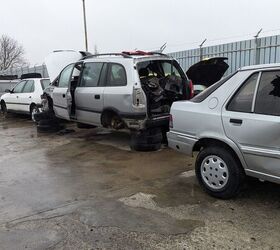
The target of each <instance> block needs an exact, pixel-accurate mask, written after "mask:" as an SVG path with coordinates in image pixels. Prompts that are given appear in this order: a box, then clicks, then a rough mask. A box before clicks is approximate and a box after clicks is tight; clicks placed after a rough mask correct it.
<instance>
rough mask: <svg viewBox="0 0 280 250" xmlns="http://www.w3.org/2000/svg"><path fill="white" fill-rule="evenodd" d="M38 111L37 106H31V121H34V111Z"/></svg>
mask: <svg viewBox="0 0 280 250" xmlns="http://www.w3.org/2000/svg"><path fill="white" fill-rule="evenodd" d="M38 112H39V110H38V109H37V108H33V109H32V112H31V118H32V121H34V122H35V117H34V115H35V114H36V113H38Z"/></svg>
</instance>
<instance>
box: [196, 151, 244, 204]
mask: <svg viewBox="0 0 280 250" xmlns="http://www.w3.org/2000/svg"><path fill="white" fill-rule="evenodd" d="M195 172H196V177H197V179H198V181H199V184H200V185H201V186H202V188H203V189H204V190H205V191H206V192H207V193H208V194H210V195H211V196H213V197H216V198H220V199H230V198H232V197H235V196H236V195H238V193H239V191H240V189H241V187H242V184H243V181H244V179H245V174H244V170H243V168H242V166H241V164H240V162H239V160H238V159H236V157H235V156H234V154H233V153H232V152H230V151H229V150H227V149H226V148H223V147H216V146H215V147H206V148H204V149H202V150H201V151H200V152H199V154H198V156H197V159H196V163H195Z"/></svg>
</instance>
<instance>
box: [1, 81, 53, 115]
mask: <svg viewBox="0 0 280 250" xmlns="http://www.w3.org/2000/svg"><path fill="white" fill-rule="evenodd" d="M49 84H50V80H49V79H47V78H29V79H24V80H22V81H20V82H19V83H18V84H17V85H16V86H15V87H14V88H13V89H12V90H6V91H5V92H7V93H5V94H4V95H2V96H1V98H0V104H1V110H2V112H3V113H6V112H13V113H25V114H29V115H30V116H31V118H32V120H34V114H35V113H37V112H38V111H39V109H38V105H40V104H41V102H42V100H41V95H42V94H43V90H44V89H45V88H46V87H47V86H48V85H49Z"/></svg>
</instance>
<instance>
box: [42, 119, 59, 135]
mask: <svg viewBox="0 0 280 250" xmlns="http://www.w3.org/2000/svg"><path fill="white" fill-rule="evenodd" d="M60 129H62V127H61V125H60V124H59V122H58V121H57V120H56V119H44V120H40V121H39V123H38V125H37V131H38V132H41V133H51V132H57V131H59V130H60Z"/></svg>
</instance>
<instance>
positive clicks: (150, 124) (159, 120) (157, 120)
mask: <svg viewBox="0 0 280 250" xmlns="http://www.w3.org/2000/svg"><path fill="white" fill-rule="evenodd" d="M145 126H146V128H157V127H163V128H165V127H166V128H168V127H169V115H164V116H158V117H153V118H149V119H147V121H146V123H145Z"/></svg>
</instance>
